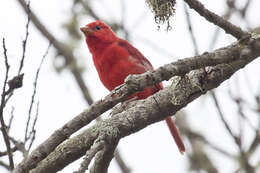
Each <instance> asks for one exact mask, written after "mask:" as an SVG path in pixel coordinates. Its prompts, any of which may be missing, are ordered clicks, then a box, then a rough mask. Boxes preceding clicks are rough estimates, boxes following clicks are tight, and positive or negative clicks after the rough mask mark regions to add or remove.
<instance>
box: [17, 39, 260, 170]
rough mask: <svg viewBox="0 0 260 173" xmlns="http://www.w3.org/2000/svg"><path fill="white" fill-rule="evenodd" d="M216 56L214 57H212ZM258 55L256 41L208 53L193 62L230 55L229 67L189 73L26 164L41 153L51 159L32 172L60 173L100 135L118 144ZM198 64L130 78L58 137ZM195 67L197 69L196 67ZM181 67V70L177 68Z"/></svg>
mask: <svg viewBox="0 0 260 173" xmlns="http://www.w3.org/2000/svg"><path fill="white" fill-rule="evenodd" d="M220 52H222V53H220ZM214 53H215V54H216V55H215V56H213V55H214ZM206 55H207V56H206ZM217 55H218V56H217ZM259 55H260V39H259V38H258V39H256V40H254V39H250V40H248V42H246V43H243V44H242V43H240V42H237V43H236V44H233V45H231V46H228V47H226V48H222V49H219V50H217V51H215V52H213V53H207V54H203V55H201V56H198V57H197V58H201V57H205V59H207V57H211V58H212V57H214V58H215V59H221V57H222V58H224V59H225V57H226V56H228V57H231V59H233V62H232V63H229V64H220V65H217V66H215V67H211V68H210V72H209V73H208V74H207V76H206V77H205V74H204V73H203V72H198V71H192V72H191V73H189V74H188V75H187V77H182V78H180V77H177V78H175V80H174V82H173V83H174V84H173V85H172V87H170V88H166V89H164V90H162V91H161V92H158V93H156V94H155V95H154V96H151V97H149V98H148V99H146V100H141V101H137V104H136V106H134V107H132V108H130V109H128V110H126V111H124V112H122V113H119V114H116V115H114V116H112V117H111V118H109V119H106V120H104V121H101V122H99V123H98V124H96V125H94V126H93V127H91V128H89V129H87V130H86V131H85V132H84V133H82V134H80V135H78V136H77V137H74V138H72V139H70V140H69V141H68V142H66V143H64V144H61V145H60V146H59V147H57V149H55V151H54V152H52V153H51V154H49V153H47V152H50V151H48V150H47V152H46V150H44V149H46V148H45V147H44V145H43V144H42V145H41V146H40V148H37V149H36V150H35V151H34V152H33V153H32V154H31V155H30V156H29V159H32V158H34V159H35V160H37V162H36V161H35V160H31V162H34V163H33V164H35V165H34V166H36V164H37V163H38V162H39V160H40V159H38V157H41V158H43V157H42V153H41V152H44V151H45V152H44V153H45V154H46V155H48V154H49V155H48V156H47V158H46V159H44V160H43V161H42V162H40V163H39V164H38V166H37V168H35V170H34V171H36V170H37V172H52V171H53V170H55V171H58V170H60V169H62V168H63V167H65V166H66V165H67V164H68V163H71V162H72V161H74V160H76V159H78V158H79V157H81V156H82V155H84V154H85V153H86V150H88V149H89V148H90V147H91V145H92V144H93V142H94V140H95V139H97V137H98V136H99V135H104V133H105V134H106V135H105V136H106V137H107V138H106V139H107V140H108V141H113V140H115V141H117V140H119V139H120V138H122V137H124V136H127V135H129V134H131V133H134V132H137V131H139V130H141V129H143V128H145V127H146V126H147V125H150V124H152V123H154V122H157V121H160V120H163V119H165V118H166V116H167V115H169V114H174V113H175V112H176V111H178V110H180V109H181V108H183V107H184V106H186V105H187V104H188V103H190V102H191V101H193V100H194V99H196V98H198V97H199V96H201V95H202V94H204V93H205V92H206V91H208V90H210V89H213V88H215V87H217V86H219V85H220V84H221V83H222V82H223V81H225V80H226V79H228V78H229V77H230V76H231V75H232V74H233V73H234V72H236V71H237V70H239V69H240V68H243V67H244V66H245V65H246V64H248V63H249V62H251V61H252V60H254V59H255V58H256V57H257V56H259ZM216 57H218V58H216ZM214 58H213V59H212V61H203V60H202V62H204V63H206V64H203V65H205V66H207V63H209V64H211V65H212V63H213V62H214ZM180 62H181V63H180ZM188 62H189V63H188ZM191 62H193V63H191ZM199 62H200V61H197V60H195V59H194V58H190V59H185V60H182V61H177V62H176V63H175V65H173V64H174V63H172V64H168V65H166V66H164V67H161V68H159V69H157V70H155V71H153V72H148V73H146V74H143V75H134V76H132V78H128V80H127V84H124V85H122V86H121V87H120V88H118V89H116V90H115V91H113V92H112V93H111V94H110V95H108V96H107V97H106V98H105V99H104V100H103V101H99V102H98V103H95V104H93V105H92V106H91V107H90V108H89V109H88V110H87V111H85V112H83V113H81V114H80V115H79V116H77V117H76V118H75V119H74V120H72V121H71V122H69V123H68V124H66V125H65V126H64V127H63V129H60V133H58V134H59V135H62V131H66V132H67V133H66V134H69V133H71V132H72V130H73V129H71V127H73V126H72V125H74V126H75V125H76V124H81V125H82V123H85V122H86V120H87V121H89V119H90V118H93V117H94V116H98V115H99V114H100V113H102V112H103V111H105V110H107V109H109V108H111V107H112V106H114V105H115V104H116V103H118V101H122V100H124V99H126V98H127V96H129V95H131V94H132V93H133V92H135V91H136V89H140V88H142V87H146V86H147V85H154V84H155V83H158V82H160V81H162V80H164V79H169V78H170V76H171V75H172V76H174V75H183V74H185V71H187V72H188V71H189V70H193V68H195V67H196V69H198V68H201V67H202V66H201V64H200V63H199ZM185 63H187V64H186V66H184V64H185ZM195 64H196V65H197V66H195ZM188 65H189V66H188ZM166 67H168V68H166ZM170 67H171V68H170ZM180 67H182V68H181V69H180ZM163 69H164V70H163ZM185 69H186V70H185ZM143 77H145V78H143ZM132 79H134V80H135V81H133V80H132ZM139 79H143V80H139ZM136 81H137V82H136ZM138 83H140V85H136V84H138ZM128 84H130V85H128ZM131 84H134V85H131ZM145 85H146V86H145ZM158 100H160V101H158ZM84 121H85V122H84ZM74 130H75V129H74ZM57 132H59V131H56V134H53V135H52V136H51V137H50V139H51V138H53V137H55V136H56V135H57ZM56 137H59V136H56ZM50 139H48V140H50ZM48 140H47V141H46V142H45V143H44V144H45V146H50V143H51V142H52V141H48ZM52 140H53V139H52ZM55 144H57V142H55ZM40 149H41V150H40ZM64 150H65V151H64ZM39 154H40V155H39ZM104 164H105V163H104ZM26 166H27V167H26ZM28 167H30V168H31V167H32V164H31V163H30V162H28V160H26V161H25V162H22V163H21V164H20V165H19V166H18V169H17V170H19V169H21V168H22V169H21V170H23V171H24V170H29V169H30V168H28ZM18 172H19V171H18ZM21 172H22V171H21Z"/></svg>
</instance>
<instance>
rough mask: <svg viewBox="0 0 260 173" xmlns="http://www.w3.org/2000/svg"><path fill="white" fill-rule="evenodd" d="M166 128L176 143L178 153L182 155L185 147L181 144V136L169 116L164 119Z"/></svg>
mask: <svg viewBox="0 0 260 173" xmlns="http://www.w3.org/2000/svg"><path fill="white" fill-rule="evenodd" d="M165 121H166V123H167V125H168V127H169V130H170V132H171V134H172V137H173V139H174V141H175V143H176V145H177V146H178V149H179V151H180V153H181V154H183V153H184V152H185V146H184V144H183V141H182V138H181V135H180V133H179V131H178V129H177V127H176V126H175V124H174V121H173V120H172V118H171V116H168V117H167V118H166V119H165Z"/></svg>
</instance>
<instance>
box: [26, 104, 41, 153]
mask: <svg viewBox="0 0 260 173" xmlns="http://www.w3.org/2000/svg"><path fill="white" fill-rule="evenodd" d="M38 115H39V101H38V102H37V106H36V113H35V117H34V120H33V125H32V129H31V131H30V134H29V138H31V142H30V144H29V147H28V149H27V151H28V152H29V151H30V150H31V147H32V144H33V142H34V140H35V137H36V129H35V126H36V122H37V119H38Z"/></svg>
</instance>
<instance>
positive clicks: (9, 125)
mask: <svg viewBox="0 0 260 173" xmlns="http://www.w3.org/2000/svg"><path fill="white" fill-rule="evenodd" d="M13 119H14V107H13V106H12V109H11V117H10V119H9V123H8V126H7V133H9V131H10V129H11V126H12V122H13Z"/></svg>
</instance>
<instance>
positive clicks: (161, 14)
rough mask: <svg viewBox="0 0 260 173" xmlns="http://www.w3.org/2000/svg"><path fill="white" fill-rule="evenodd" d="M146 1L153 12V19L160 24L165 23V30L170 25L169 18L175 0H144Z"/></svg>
mask: <svg viewBox="0 0 260 173" xmlns="http://www.w3.org/2000/svg"><path fill="white" fill-rule="evenodd" d="M146 3H147V4H148V6H149V7H150V9H151V10H152V12H153V13H154V20H155V22H156V23H157V24H158V28H160V26H161V25H163V24H165V23H166V24H167V31H168V30H170V29H171V28H172V27H171V25H170V18H171V17H172V16H174V14H175V8H174V7H175V4H176V1H175V0H146Z"/></svg>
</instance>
